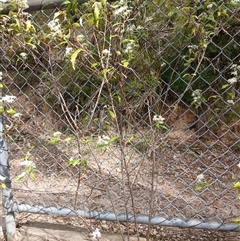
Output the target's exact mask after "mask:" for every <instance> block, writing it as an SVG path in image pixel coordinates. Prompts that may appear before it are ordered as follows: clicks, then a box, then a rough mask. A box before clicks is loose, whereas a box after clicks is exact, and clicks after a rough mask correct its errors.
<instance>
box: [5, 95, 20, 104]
mask: <svg viewBox="0 0 240 241" xmlns="http://www.w3.org/2000/svg"><path fill="white" fill-rule="evenodd" d="M16 98H17V97H16V96H13V95H5V96H4V97H3V98H2V100H3V101H5V102H7V103H13V102H14V101H15V100H16Z"/></svg>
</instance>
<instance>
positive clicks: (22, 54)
mask: <svg viewBox="0 0 240 241" xmlns="http://www.w3.org/2000/svg"><path fill="white" fill-rule="evenodd" d="M19 55H20V56H21V57H22V58H23V59H24V60H25V59H27V54H26V53H24V52H22V53H20V54H19Z"/></svg>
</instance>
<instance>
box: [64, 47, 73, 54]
mask: <svg viewBox="0 0 240 241" xmlns="http://www.w3.org/2000/svg"><path fill="white" fill-rule="evenodd" d="M72 51H73V48H72V47H66V50H65V56H69V55H71V53H72Z"/></svg>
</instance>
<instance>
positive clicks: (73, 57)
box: [71, 49, 82, 70]
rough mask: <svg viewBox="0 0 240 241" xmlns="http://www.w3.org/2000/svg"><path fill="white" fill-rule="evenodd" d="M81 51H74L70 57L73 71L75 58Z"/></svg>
mask: <svg viewBox="0 0 240 241" xmlns="http://www.w3.org/2000/svg"><path fill="white" fill-rule="evenodd" d="M81 51H82V49H77V50H76V51H74V53H73V54H72V55H71V63H72V67H73V69H74V70H75V69H76V68H75V62H76V58H77V56H78V54H79V53H80V52H81Z"/></svg>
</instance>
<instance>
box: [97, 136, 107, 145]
mask: <svg viewBox="0 0 240 241" xmlns="http://www.w3.org/2000/svg"><path fill="white" fill-rule="evenodd" d="M109 140H110V137H109V136H105V135H102V136H99V137H98V141H97V143H98V144H103V145H107V144H108V141H109Z"/></svg>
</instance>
